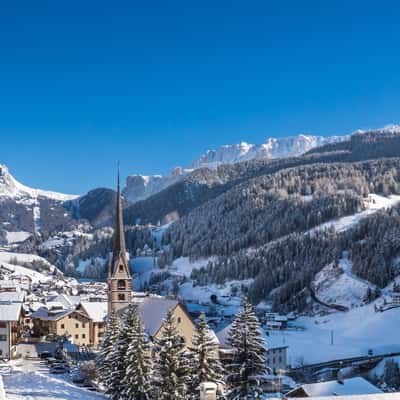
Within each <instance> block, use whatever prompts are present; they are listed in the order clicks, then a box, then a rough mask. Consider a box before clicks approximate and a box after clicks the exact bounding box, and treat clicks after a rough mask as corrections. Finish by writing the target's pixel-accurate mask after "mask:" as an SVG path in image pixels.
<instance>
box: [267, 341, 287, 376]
mask: <svg viewBox="0 0 400 400" xmlns="http://www.w3.org/2000/svg"><path fill="white" fill-rule="evenodd" d="M287 349H288V346H277V347H269V348H268V350H267V366H268V368H271V371H272V372H273V373H277V372H278V371H279V370H286V368H287Z"/></svg>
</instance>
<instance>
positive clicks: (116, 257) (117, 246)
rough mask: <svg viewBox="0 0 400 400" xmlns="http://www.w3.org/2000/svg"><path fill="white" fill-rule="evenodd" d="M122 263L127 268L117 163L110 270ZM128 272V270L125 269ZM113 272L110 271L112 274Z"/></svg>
mask: <svg viewBox="0 0 400 400" xmlns="http://www.w3.org/2000/svg"><path fill="white" fill-rule="evenodd" d="M121 261H122V262H123V263H124V266H128V260H127V259H126V246H125V233H124V221H123V209H122V199H121V185H120V174H119V162H118V175H117V204H116V215H115V231H114V245H113V253H112V260H111V268H112V269H114V268H115V266H116V264H117V263H118V262H119V263H120V262H121ZM127 270H128V271H129V268H127ZM113 272H114V271H111V273H113Z"/></svg>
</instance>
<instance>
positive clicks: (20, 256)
mask: <svg viewBox="0 0 400 400" xmlns="http://www.w3.org/2000/svg"><path fill="white" fill-rule="evenodd" d="M11 259H14V260H16V261H17V263H18V264H29V263H32V262H40V263H42V264H43V265H47V266H48V267H49V269H50V270H51V271H53V270H54V269H55V266H54V265H52V264H50V263H49V262H48V261H47V260H46V259H45V258H43V257H40V256H37V255H35V254H26V253H12V252H9V251H0V262H5V263H9V262H10V260H11Z"/></svg>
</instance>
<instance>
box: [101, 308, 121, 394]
mask: <svg viewBox="0 0 400 400" xmlns="http://www.w3.org/2000/svg"><path fill="white" fill-rule="evenodd" d="M117 337H118V318H117V317H116V315H115V314H114V313H112V314H111V315H110V318H109V320H108V322H107V326H106V330H105V333H104V336H103V340H102V342H101V350H100V353H99V356H98V357H97V360H96V366H97V373H98V376H99V379H100V382H102V383H103V385H105V386H106V387H108V386H109V379H110V376H111V371H112V364H111V361H112V360H111V355H112V354H113V351H114V346H115V343H116V341H117Z"/></svg>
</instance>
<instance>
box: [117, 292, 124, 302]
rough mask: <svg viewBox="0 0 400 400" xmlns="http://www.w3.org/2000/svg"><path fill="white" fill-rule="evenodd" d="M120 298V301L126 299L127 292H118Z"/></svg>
mask: <svg viewBox="0 0 400 400" xmlns="http://www.w3.org/2000/svg"><path fill="white" fill-rule="evenodd" d="M118 300H119V301H125V294H124V293H119V294H118Z"/></svg>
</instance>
